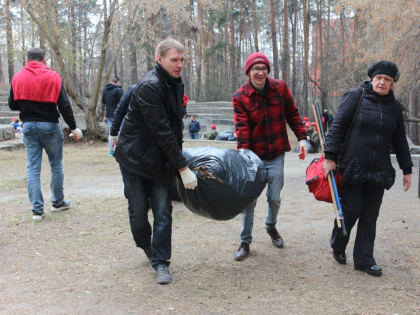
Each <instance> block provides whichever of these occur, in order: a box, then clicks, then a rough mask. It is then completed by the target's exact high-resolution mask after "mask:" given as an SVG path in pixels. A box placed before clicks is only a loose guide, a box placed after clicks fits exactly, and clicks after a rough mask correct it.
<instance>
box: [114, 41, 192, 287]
mask: <svg viewBox="0 0 420 315" xmlns="http://www.w3.org/2000/svg"><path fill="white" fill-rule="evenodd" d="M184 51H185V49H184V46H182V44H181V43H179V42H178V41H176V40H174V39H171V38H170V39H165V40H163V41H162V42H160V43H159V44H158V45H157V47H156V52H155V56H156V61H157V64H156V65H155V66H154V68H153V69H152V70H151V71H149V72H148V73H146V75H145V76H144V77H143V78H142V79H141V81H140V82H139V83H138V85H137V86H136V88H135V89H134V91H133V92H132V93H131V100H130V104H129V106H128V112H127V115H126V116H125V121H124V125H123V127H122V129H121V132H120V135H119V137H118V144H117V147H116V150H115V157H116V159H117V161H118V163H119V164H120V168H121V174H122V177H123V181H124V195H125V197H126V198H127V199H128V211H129V219H130V225H131V232H132V233H133V237H134V241H135V242H136V245H137V247H140V248H142V249H143V251H144V252H145V254H146V256H147V257H148V258H149V260H150V261H151V264H152V266H153V268H154V269H155V270H156V273H157V281H158V283H160V284H166V283H170V282H171V281H172V275H171V273H170V271H169V260H170V258H171V235H172V205H171V200H170V187H171V184H172V181H173V180H174V175H175V174H177V173H178V172H179V174H180V176H181V179H182V182H183V183H184V186H185V188H186V189H195V188H196V187H197V178H196V176H195V174H194V173H193V172H192V171H191V170H190V169H189V168H188V166H187V162H186V160H185V158H184V156H183V155H182V118H183V110H182V97H183V95H184V85H183V83H182V80H181V71H182V68H183V66H184ZM149 200H150V204H151V207H152V211H153V217H154V222H153V239H152V228H151V226H150V224H149V221H148V218H147V212H148V209H149Z"/></svg>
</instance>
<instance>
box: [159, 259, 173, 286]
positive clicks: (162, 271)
mask: <svg viewBox="0 0 420 315" xmlns="http://www.w3.org/2000/svg"><path fill="white" fill-rule="evenodd" d="M156 273H157V282H158V283H159V284H168V283H171V282H172V275H171V271H170V270H169V266H166V265H164V264H160V265H157V267H156Z"/></svg>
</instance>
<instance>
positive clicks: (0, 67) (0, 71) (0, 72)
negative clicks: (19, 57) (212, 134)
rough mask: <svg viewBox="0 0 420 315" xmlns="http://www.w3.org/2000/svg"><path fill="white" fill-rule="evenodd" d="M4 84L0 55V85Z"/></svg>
mask: <svg viewBox="0 0 420 315" xmlns="http://www.w3.org/2000/svg"><path fill="white" fill-rule="evenodd" d="M3 82H4V72H3V60H2V59H1V53H0V83H3Z"/></svg>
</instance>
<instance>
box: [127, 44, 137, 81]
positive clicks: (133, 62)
mask: <svg viewBox="0 0 420 315" xmlns="http://www.w3.org/2000/svg"><path fill="white" fill-rule="evenodd" d="M128 47H129V50H130V67H131V68H130V70H131V71H130V81H131V84H135V83H137V81H138V80H139V75H138V71H137V50H136V46H135V45H134V41H133V40H130V42H129V43H128Z"/></svg>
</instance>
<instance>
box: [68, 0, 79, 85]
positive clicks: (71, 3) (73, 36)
mask: <svg viewBox="0 0 420 315" xmlns="http://www.w3.org/2000/svg"><path fill="white" fill-rule="evenodd" d="M69 6H70V27H71V38H70V43H71V53H72V56H71V58H70V60H71V67H70V69H71V72H72V74H71V75H72V77H73V80H74V82H77V66H76V61H77V53H76V48H77V44H76V43H77V38H76V15H75V13H74V0H70V1H69Z"/></svg>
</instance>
